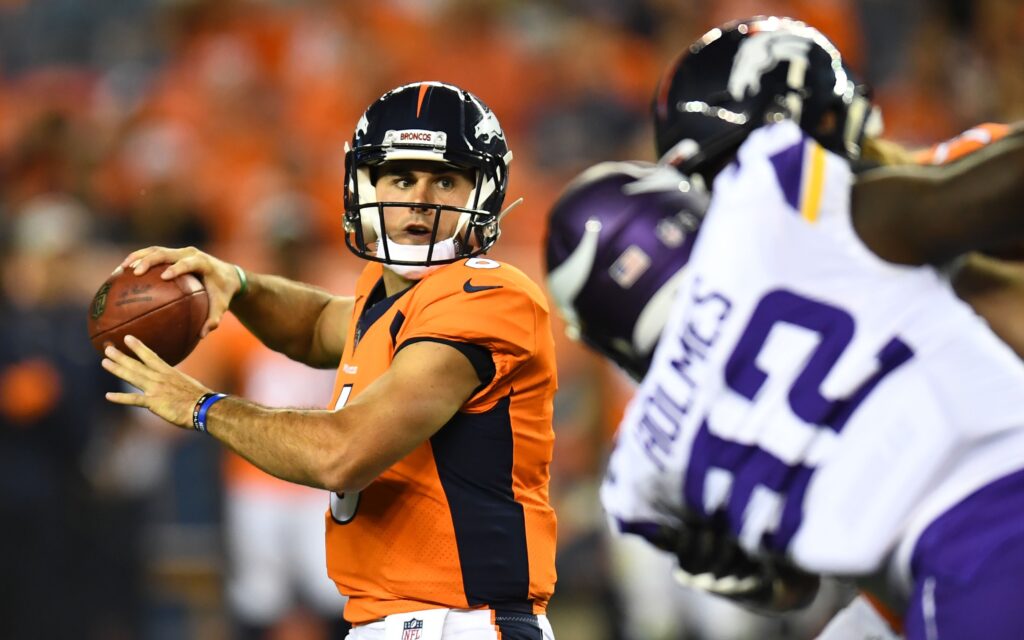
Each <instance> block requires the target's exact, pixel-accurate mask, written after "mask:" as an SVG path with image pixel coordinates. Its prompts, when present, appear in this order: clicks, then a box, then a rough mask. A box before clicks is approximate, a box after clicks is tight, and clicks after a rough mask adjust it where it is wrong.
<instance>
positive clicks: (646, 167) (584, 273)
mask: <svg viewBox="0 0 1024 640" xmlns="http://www.w3.org/2000/svg"><path fill="white" fill-rule="evenodd" d="M706 208H707V195H706V193H705V192H704V191H703V190H701V189H699V188H698V187H697V186H696V185H693V184H691V183H690V182H689V181H687V180H686V178H685V177H684V176H682V175H681V174H680V173H679V172H678V171H676V170H675V169H674V168H672V167H669V166H663V165H662V166H659V165H653V164H648V163H641V162H604V163H601V164H598V165H595V166H593V167H591V168H590V169H587V170H586V171H584V172H583V173H582V174H580V175H579V176H578V177H577V178H576V179H575V180H574V181H573V182H571V183H570V184H569V186H568V187H566V190H565V192H564V193H563V194H562V195H561V197H560V198H559V200H558V201H557V202H556V203H555V205H554V207H553V208H552V210H551V213H550V216H549V218H548V230H547V240H546V263H545V267H546V270H547V286H548V291H549V292H550V293H551V296H552V297H553V298H554V300H555V302H556V304H557V305H558V307H559V310H560V311H561V313H562V317H563V318H564V319H565V321H566V323H567V325H568V327H567V330H568V331H569V335H570V336H572V337H573V338H578V339H582V340H583V341H584V342H585V343H586V344H588V345H589V346H591V347H592V348H593V349H595V350H596V351H598V352H600V353H601V354H603V355H604V356H606V357H608V358H610V359H611V360H613V361H614V362H616V363H617V364H618V365H619V366H620V367H622V368H623V369H625V370H626V372H627V373H629V374H630V375H631V376H633V377H634V378H636V379H638V380H639V379H640V378H642V377H643V376H644V374H645V373H646V372H647V369H648V367H649V366H650V363H651V356H652V354H653V352H654V346H655V345H656V344H657V342H658V338H659V336H660V335H661V332H662V330H663V329H664V327H665V322H666V320H667V317H668V310H669V307H670V306H671V302H672V298H673V294H674V292H675V290H676V288H677V286H678V284H679V282H680V281H681V277H682V275H683V271H682V269H683V267H684V266H685V265H686V263H687V261H688V260H689V258H690V250H691V249H692V247H693V241H694V238H695V237H696V231H697V229H698V227H699V226H700V222H701V220H702V219H703V216H704V211H705V209H706Z"/></svg>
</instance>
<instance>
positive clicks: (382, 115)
mask: <svg viewBox="0 0 1024 640" xmlns="http://www.w3.org/2000/svg"><path fill="white" fill-rule="evenodd" d="M395 160H426V161H432V162H438V163H443V164H445V165H449V166H452V167H456V168H458V169H463V170H465V169H469V170H472V171H473V172H474V173H475V187H474V189H473V191H472V192H471V193H470V195H469V199H468V201H467V202H466V204H465V205H464V206H461V207H455V206H447V205H438V204H433V203H409V202H400V203H399V202H380V201H379V200H378V198H377V192H376V186H375V185H376V169H377V168H379V167H380V165H381V164H383V163H385V162H389V161H395ZM511 160H512V154H511V152H509V150H508V144H507V143H506V141H505V132H504V131H503V130H502V128H501V125H500V124H499V123H498V119H497V117H495V115H494V113H492V112H491V110H490V109H489V108H487V106H486V105H485V104H484V103H483V102H481V101H480V99H479V98H477V97H476V96H474V95H473V94H471V93H470V92H468V91H465V90H463V89H460V88H458V87H456V86H453V85H450V84H444V83H441V82H419V83H413V84H407V85H404V86H401V87H398V88H396V89H393V90H391V91H388V92H387V93H385V94H384V95H383V96H381V97H380V98H379V99H378V100H377V101H376V102H374V103H373V104H371V105H370V107H369V108H368V109H367V110H366V113H364V114H363V116H362V118H360V119H359V124H358V125H357V126H356V131H355V134H354V135H353V137H352V145H351V147H350V148H349V149H347V151H346V154H345V243H346V244H347V245H348V247H349V249H351V250H352V252H353V253H355V254H356V255H358V256H359V257H361V258H365V259H368V260H375V261H378V262H384V263H387V264H394V265H419V266H430V265H436V264H445V263H448V262H454V261H455V260H459V259H461V258H465V257H470V256H475V255H478V254H480V253H483V252H485V251H487V250H488V249H489V248H490V247H491V246H492V245H493V244H494V243H495V241H497V239H498V235H499V233H500V230H499V228H498V222H499V219H500V215H501V213H502V211H501V205H502V203H503V202H504V200H505V189H506V187H507V186H508V165H509V163H510V162H511ZM385 206H396V207H397V206H402V207H409V206H414V207H418V208H424V209H428V210H433V211H434V222H433V230H432V235H431V237H430V244H429V245H424V249H423V251H422V252H421V253H422V255H417V256H415V257H412V258H410V256H408V255H403V256H402V257H397V256H393V255H391V254H392V253H393V246H392V247H389V243H388V242H379V241H380V239H381V237H382V235H383V233H382V230H383V229H384V228H385V225H384V207H385ZM442 211H451V212H456V213H457V214H458V216H459V219H458V224H457V226H456V230H455V235H454V236H453V237H452V238H438V237H437V233H438V228H439V223H440V219H441V213H442ZM446 240H454V244H455V252H454V254H455V255H454V256H451V255H447V256H440V255H435V247H436V246H437V243H438V242H440V241H446Z"/></svg>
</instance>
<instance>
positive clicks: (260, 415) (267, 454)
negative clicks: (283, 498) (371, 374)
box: [206, 397, 353, 492]
mask: <svg viewBox="0 0 1024 640" xmlns="http://www.w3.org/2000/svg"><path fill="white" fill-rule="evenodd" d="M342 422H343V421H342V420H339V416H338V415H337V414H335V413H334V412H331V411H325V410H303V409H271V408H268V407H263V406H260V405H257V404H254V403H251V402H249V401H247V400H244V399H242V398H237V397H228V398H225V399H224V400H221V401H220V402H217V403H216V404H214V405H213V406H212V407H210V410H209V412H208V414H207V416H206V425H207V432H208V433H209V434H210V435H211V436H213V437H215V438H216V439H218V440H220V441H221V442H222V443H224V444H225V445H226V446H227V447H229V448H230V449H231V450H232V451H234V452H235V453H237V454H238V455H240V456H242V457H243V458H245V459H246V460H248V461H249V462H251V463H252V464H253V465H255V466H257V467H259V468H260V469H262V470H263V471H266V472H267V473H269V474H270V475H272V476H276V477H278V478H281V479H282V480H287V481H288V482H295V483H298V484H304V485H307V486H310V487H315V488H318V489H326V490H328V491H339V492H341V491H345V490H346V488H349V489H351V487H348V486H347V485H350V484H351V483H350V482H349V481H348V479H347V478H348V475H349V474H348V472H347V470H346V463H345V461H346V460H349V461H351V460H352V459H353V456H351V455H349V454H348V453H347V448H348V443H347V438H346V437H345V435H344V432H345V429H344V425H343V424H342Z"/></svg>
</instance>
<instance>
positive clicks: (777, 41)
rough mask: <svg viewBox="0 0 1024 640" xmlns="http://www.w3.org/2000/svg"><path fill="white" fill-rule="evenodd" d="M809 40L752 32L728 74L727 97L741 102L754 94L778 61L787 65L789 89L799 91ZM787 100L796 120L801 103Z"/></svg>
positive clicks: (759, 89)
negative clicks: (763, 78)
mask: <svg viewBox="0 0 1024 640" xmlns="http://www.w3.org/2000/svg"><path fill="white" fill-rule="evenodd" d="M811 44H812V41H811V40H810V39H808V38H807V37H806V36H803V35H800V34H795V33H792V32H789V31H764V32H761V33H755V34H753V35H752V36H750V37H749V38H747V39H746V40H744V41H743V43H742V44H741V45H740V48H739V50H738V51H737V52H736V57H735V59H734V60H733V64H732V71H731V72H730V73H729V84H728V90H729V94H730V95H731V96H732V98H733V99H734V100H737V101H740V100H743V99H744V98H746V97H747V96H748V95H757V93H758V92H760V91H761V78H762V77H763V76H764V74H766V73H769V72H770V71H772V70H774V69H775V68H776V67H778V66H779V63H780V62H788V63H789V70H788V72H787V75H786V84H787V85H788V86H789V88H790V89H794V90H797V89H802V88H803V87H804V79H805V77H806V75H807V67H808V66H809V63H808V59H807V57H808V53H809V52H810V50H811ZM792 97H793V100H792V101H791V100H789V99H787V106H789V107H790V110H791V111H792V112H793V113H792V115H793V117H795V118H799V116H800V100H799V98H797V97H796V96H792Z"/></svg>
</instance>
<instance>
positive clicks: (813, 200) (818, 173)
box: [800, 142, 825, 222]
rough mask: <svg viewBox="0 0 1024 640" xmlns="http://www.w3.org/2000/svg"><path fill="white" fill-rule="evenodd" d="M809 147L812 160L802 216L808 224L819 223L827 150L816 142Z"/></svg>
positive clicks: (801, 210)
mask: <svg viewBox="0 0 1024 640" xmlns="http://www.w3.org/2000/svg"><path fill="white" fill-rule="evenodd" d="M807 146H808V147H809V148H810V156H811V158H810V162H809V163H808V165H809V166H808V167H807V179H806V181H805V182H804V197H803V198H801V202H802V203H803V206H802V207H801V209H800V215H801V217H803V219H804V220H806V221H808V222H817V221H818V213H819V211H818V210H819V208H820V207H821V194H822V191H823V190H824V186H825V149H824V148H823V147H822V146H821V145H819V144H817V143H815V142H809V143H808V145H807Z"/></svg>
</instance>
